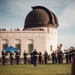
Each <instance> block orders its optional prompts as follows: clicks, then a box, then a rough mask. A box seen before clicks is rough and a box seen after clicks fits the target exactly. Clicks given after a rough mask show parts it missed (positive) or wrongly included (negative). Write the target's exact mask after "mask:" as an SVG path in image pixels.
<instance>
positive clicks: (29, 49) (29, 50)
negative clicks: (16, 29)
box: [28, 44, 33, 54]
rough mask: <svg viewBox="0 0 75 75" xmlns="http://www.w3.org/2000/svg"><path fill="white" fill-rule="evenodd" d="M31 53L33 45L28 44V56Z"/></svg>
mask: <svg viewBox="0 0 75 75" xmlns="http://www.w3.org/2000/svg"><path fill="white" fill-rule="evenodd" d="M32 51H33V44H28V53H29V54H30V53H31V52H32Z"/></svg>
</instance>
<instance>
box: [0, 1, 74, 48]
mask: <svg viewBox="0 0 75 75" xmlns="http://www.w3.org/2000/svg"><path fill="white" fill-rule="evenodd" d="M37 5H40V6H44V7H46V8H48V9H49V10H50V11H52V12H54V13H55V15H56V16H57V18H58V21H59V27H58V43H62V44H63V48H64V49H67V48H69V47H70V46H74V47H75V0H0V28H6V29H8V30H10V29H11V28H12V29H15V28H20V29H21V30H22V29H23V27H24V21H25V18H26V16H27V14H28V13H29V12H30V11H31V10H32V9H31V7H32V6H37Z"/></svg>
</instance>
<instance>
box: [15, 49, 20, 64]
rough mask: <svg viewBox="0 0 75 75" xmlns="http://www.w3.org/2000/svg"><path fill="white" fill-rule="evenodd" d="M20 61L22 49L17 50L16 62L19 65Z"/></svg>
mask: <svg viewBox="0 0 75 75" xmlns="http://www.w3.org/2000/svg"><path fill="white" fill-rule="evenodd" d="M19 61H20V51H19V50H18V51H17V52H16V64H17V65H18V64H19Z"/></svg>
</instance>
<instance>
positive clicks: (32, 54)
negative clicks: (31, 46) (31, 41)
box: [30, 51, 33, 64]
mask: <svg viewBox="0 0 75 75" xmlns="http://www.w3.org/2000/svg"><path fill="white" fill-rule="evenodd" d="M30 55H31V64H33V51H31V53H30Z"/></svg>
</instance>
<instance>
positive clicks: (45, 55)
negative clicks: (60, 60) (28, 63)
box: [44, 51, 48, 64]
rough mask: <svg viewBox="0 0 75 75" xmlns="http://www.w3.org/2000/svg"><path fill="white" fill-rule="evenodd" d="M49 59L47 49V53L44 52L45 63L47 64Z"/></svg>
mask: <svg viewBox="0 0 75 75" xmlns="http://www.w3.org/2000/svg"><path fill="white" fill-rule="evenodd" d="M47 59H48V53H47V51H45V53H44V61H45V64H47Z"/></svg>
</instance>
